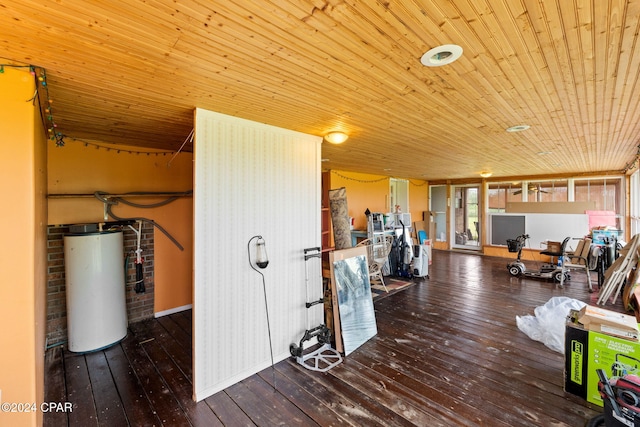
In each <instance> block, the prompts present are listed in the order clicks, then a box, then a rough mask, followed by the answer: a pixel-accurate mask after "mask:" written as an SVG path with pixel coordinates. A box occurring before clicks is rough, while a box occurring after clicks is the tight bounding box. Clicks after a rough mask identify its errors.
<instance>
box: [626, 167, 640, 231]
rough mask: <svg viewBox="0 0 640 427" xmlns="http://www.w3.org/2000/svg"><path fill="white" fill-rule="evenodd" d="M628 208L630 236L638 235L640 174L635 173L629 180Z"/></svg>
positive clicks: (639, 227)
mask: <svg viewBox="0 0 640 427" xmlns="http://www.w3.org/2000/svg"><path fill="white" fill-rule="evenodd" d="M630 186H631V191H630V192H629V195H630V196H629V197H630V200H629V206H630V208H631V212H629V216H630V217H631V236H635V235H636V234H638V233H640V172H638V171H636V172H634V174H633V175H631V178H630Z"/></svg>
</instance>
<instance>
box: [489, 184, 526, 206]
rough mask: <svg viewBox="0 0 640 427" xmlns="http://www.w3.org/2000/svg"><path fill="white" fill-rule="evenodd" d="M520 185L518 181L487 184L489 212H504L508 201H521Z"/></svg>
mask: <svg viewBox="0 0 640 427" xmlns="http://www.w3.org/2000/svg"><path fill="white" fill-rule="evenodd" d="M521 193H522V185H521V184H520V183H519V182H516V183H511V182H507V183H505V182H500V183H491V184H489V194H488V196H489V207H488V209H487V211H488V212H489V213H504V212H505V211H506V209H507V203H509V202H521V201H522V196H521Z"/></svg>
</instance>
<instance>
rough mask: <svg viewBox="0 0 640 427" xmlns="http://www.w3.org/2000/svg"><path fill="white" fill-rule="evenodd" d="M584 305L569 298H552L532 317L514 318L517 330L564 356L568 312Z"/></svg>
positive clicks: (537, 309)
mask: <svg viewBox="0 0 640 427" xmlns="http://www.w3.org/2000/svg"><path fill="white" fill-rule="evenodd" d="M585 305H586V304H585V303H584V302H582V301H579V300H577V299H573V298H569V297H553V298H551V299H550V300H549V301H547V302H546V303H545V304H544V305H541V306H538V307H536V308H535V310H534V315H533V316H530V315H528V316H516V324H517V325H518V329H520V330H521V331H522V332H524V333H525V334H526V335H527V336H528V337H529V338H531V339H532V340H535V341H540V342H541V343H543V344H544V345H546V346H547V347H549V348H550V349H551V350H554V351H557V352H559V353H562V354H564V332H565V327H566V323H567V316H568V315H569V313H570V311H571V310H572V309H573V310H580V309H581V308H582V307H584V306H585Z"/></svg>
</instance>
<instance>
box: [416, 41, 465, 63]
mask: <svg viewBox="0 0 640 427" xmlns="http://www.w3.org/2000/svg"><path fill="white" fill-rule="evenodd" d="M460 56H462V48H461V47H460V46H458V45H457V44H445V45H442V46H438V47H434V48H433V49H431V50H429V51H428V52H426V53H425V54H424V55H422V58H420V62H421V63H422V65H424V66H427V67H441V66H443V65H447V64H451V63H452V62H453V61H455V60H456V59H458V58H460Z"/></svg>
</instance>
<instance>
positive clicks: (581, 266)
mask: <svg viewBox="0 0 640 427" xmlns="http://www.w3.org/2000/svg"><path fill="white" fill-rule="evenodd" d="M590 252H591V239H589V238H585V239H581V240H579V241H578V246H576V249H575V251H573V252H571V251H567V250H566V245H565V250H564V252H563V254H562V275H561V276H560V287H561V288H562V287H564V278H565V277H566V276H568V275H569V271H570V270H571V269H577V270H584V272H585V273H586V274H587V283H588V284H589V292H593V287H592V286H591V273H590V272H589V261H588V257H589V253H590Z"/></svg>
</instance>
